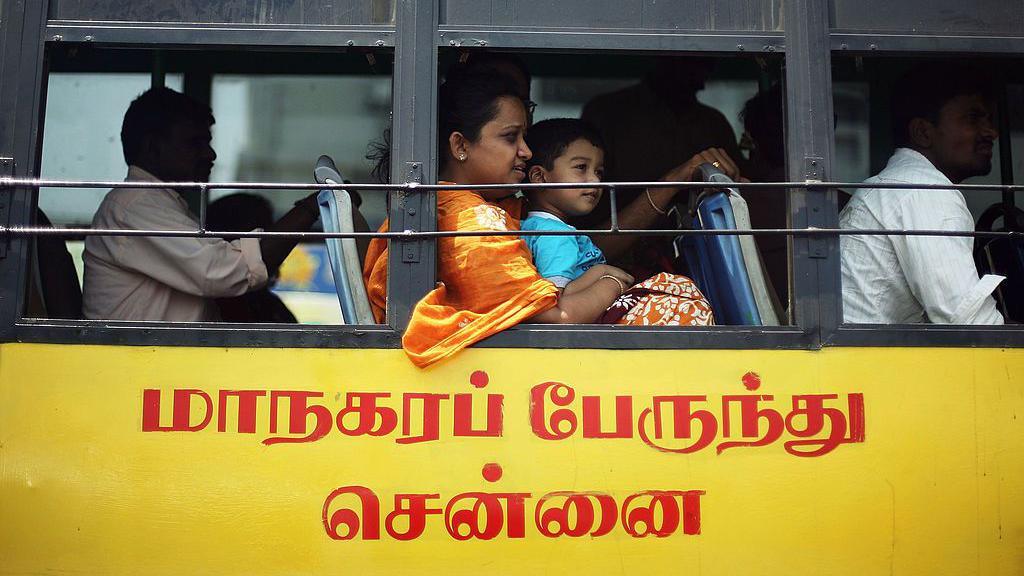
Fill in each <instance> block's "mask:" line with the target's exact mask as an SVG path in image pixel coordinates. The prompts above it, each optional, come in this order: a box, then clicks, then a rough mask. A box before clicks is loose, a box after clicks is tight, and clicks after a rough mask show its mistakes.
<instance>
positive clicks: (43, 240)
mask: <svg viewBox="0 0 1024 576" xmlns="http://www.w3.org/2000/svg"><path fill="white" fill-rule="evenodd" d="M36 223H38V224H39V225H40V226H44V227H47V228H50V227H52V226H53V224H52V223H51V222H50V219H49V218H47V217H46V214H44V213H43V211H42V210H39V209H38V208H37V209H36ZM32 256H33V258H32V263H33V266H32V268H33V274H32V276H31V284H32V287H31V289H30V297H29V300H30V306H29V307H30V308H36V310H30V312H29V313H30V315H42V316H45V317H47V318H64V319H69V320H75V319H78V318H81V317H82V288H81V284H80V283H79V281H78V272H76V271H75V262H74V260H73V259H72V257H71V253H70V252H68V249H67V245H66V244H65V242H64V239H62V238H58V237H56V236H39V237H36V238H34V239H33V242H32ZM37 300H38V301H39V302H38V303H37V304H36V305H33V304H32V303H33V302H36V301H37Z"/></svg>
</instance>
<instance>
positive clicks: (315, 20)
mask: <svg viewBox="0 0 1024 576" xmlns="http://www.w3.org/2000/svg"><path fill="white" fill-rule="evenodd" d="M50 18H51V19H53V20H85V21H92V22H96V21H114V22H195V23H204V24H220V23H225V24H226V23H237V24H257V25H274V24H313V25H325V26H340V25H347V24H392V23H394V21H395V1H394V0H302V1H301V2H296V1H291V0H269V1H267V0H261V1H259V2H256V1H254V0H220V1H218V2H181V1H173V2H172V1H168V0H133V1H131V2H123V1H122V2H61V1H59V0H51V2H50Z"/></svg>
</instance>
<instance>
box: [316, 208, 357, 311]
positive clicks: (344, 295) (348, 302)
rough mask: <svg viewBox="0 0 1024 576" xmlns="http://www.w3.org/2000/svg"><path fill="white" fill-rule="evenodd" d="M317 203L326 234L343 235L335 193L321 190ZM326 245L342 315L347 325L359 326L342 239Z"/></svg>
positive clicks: (328, 240)
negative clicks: (346, 269) (339, 223)
mask: <svg viewBox="0 0 1024 576" xmlns="http://www.w3.org/2000/svg"><path fill="white" fill-rule="evenodd" d="M317 202H318V203H319V204H320V221H321V222H322V223H323V226H324V232H328V233H334V234H339V233H341V232H342V230H341V228H340V226H338V222H339V219H338V210H339V207H338V201H337V199H336V198H335V195H334V191H333V190H321V191H320V194H318V195H317ZM325 244H326V245H327V258H328V259H329V260H330V263H331V274H332V275H333V276H334V287H335V289H336V291H337V293H338V302H339V303H340V304H341V315H342V317H343V318H344V321H345V324H358V323H359V322H358V320H357V319H356V305H355V299H354V298H353V296H352V287H351V286H350V285H349V281H348V274H346V273H345V260H344V258H343V256H342V254H343V253H342V247H341V239H340V238H327V239H326V240H325Z"/></svg>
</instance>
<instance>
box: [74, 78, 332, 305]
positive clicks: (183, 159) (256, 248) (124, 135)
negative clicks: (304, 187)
mask: <svg viewBox="0 0 1024 576" xmlns="http://www.w3.org/2000/svg"><path fill="white" fill-rule="evenodd" d="M213 123H214V118H213V114H212V113H211V111H210V109H209V107H208V106H205V105H203V104H200V103H198V102H196V101H195V100H192V99H191V98H188V97H186V96H184V95H182V94H179V93H177V92H175V91H173V90H169V89H167V88H154V89H151V90H149V91H147V92H145V93H144V94H142V95H141V96H139V97H138V98H137V99H136V100H135V101H133V102H132V104H131V106H130V107H129V108H128V112H127V113H126V114H125V117H124V124H123V125H122V128H121V144H122V148H123V151H124V158H125V162H126V163H127V164H128V177H127V178H126V181H129V182H206V181H208V180H209V178H210V171H211V170H212V169H213V162H214V160H215V159H216V158H217V155H216V153H215V152H214V151H213V148H212V147H211V146H210V141H211V134H210V127H211V126H212V125H213ZM318 216H319V209H318V207H317V204H316V198H315V195H311V196H309V197H307V198H305V199H304V200H302V201H300V202H298V203H297V204H296V206H295V208H294V209H292V210H291V211H290V212H288V213H287V214H285V215H284V217H282V218H281V220H279V221H278V222H277V223H275V224H274V226H273V227H272V229H273V230H282V231H283V230H306V229H308V228H309V227H310V226H311V225H312V224H313V223H314V222H315V221H316V219H317V217H318ZM92 225H93V228H113V229H136V230H142V229H144V230H190V229H197V228H198V226H199V222H198V220H197V219H196V217H195V216H194V215H193V214H192V213H191V212H190V211H189V209H188V205H187V203H186V202H185V199H184V198H183V197H182V196H181V193H180V191H179V190H177V189H175V188H115V189H113V190H111V191H110V192H109V193H107V196H106V197H105V198H104V199H103V202H102V204H101V205H100V208H99V210H97V212H96V215H95V217H94V218H93V222H92ZM296 242H297V241H296V240H295V239H290V238H263V239H255V238H241V239H238V240H233V241H230V242H228V241H225V240H222V239H219V238H170V237H148V236H145V237H144V236H89V237H88V238H87V239H86V241H85V254H84V256H83V260H84V262H85V278H84V286H83V305H82V307H83V313H84V315H85V317H86V318H94V319H109V320H166V321H174V322H196V321H207V320H217V319H218V314H217V308H216V306H215V304H214V302H213V300H212V299H213V298H218V297H224V296H237V295H240V294H244V293H246V292H248V291H249V290H253V289H256V288H259V287H260V286H263V285H264V284H265V283H266V281H267V269H268V268H271V269H275V268H277V267H278V266H280V264H281V262H282V261H283V260H284V258H285V256H287V255H288V253H289V252H290V251H291V249H292V248H293V247H294V246H295V244H296Z"/></svg>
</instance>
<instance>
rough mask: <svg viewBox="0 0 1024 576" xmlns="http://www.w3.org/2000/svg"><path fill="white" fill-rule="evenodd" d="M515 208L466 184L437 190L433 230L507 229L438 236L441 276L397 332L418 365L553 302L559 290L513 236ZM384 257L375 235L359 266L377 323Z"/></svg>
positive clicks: (383, 287) (516, 218)
mask: <svg viewBox="0 0 1024 576" xmlns="http://www.w3.org/2000/svg"><path fill="white" fill-rule="evenodd" d="M520 206H521V202H520V201H519V200H507V201H504V202H501V203H500V204H492V203H489V202H487V201H486V200H484V199H483V198H482V197H481V196H480V195H479V194H477V193H475V192H473V191H469V190H459V191H441V192H438V193H437V227H438V230H458V231H501V232H504V231H508V232H510V233H512V234H513V235H509V236H504V235H502V236H463V237H456V238H451V237H449V238H440V239H438V242H437V259H438V275H439V279H440V282H439V284H438V286H437V288H435V289H434V290H432V291H431V292H430V293H429V294H427V295H426V296H424V297H423V299H422V300H420V301H419V302H418V303H417V304H416V307H415V309H413V313H412V319H411V320H410V322H409V327H408V329H407V330H406V332H405V335H404V336H402V347H403V348H404V349H405V352H406V354H407V355H408V356H409V358H410V359H411V360H412V362H413V363H414V364H416V365H417V366H419V367H420V368H425V367H427V366H430V365H431V364H434V363H435V362H438V361H440V360H443V359H445V358H447V357H449V356H451V355H452V354H455V353H456V352H458V351H459V350H462V349H463V348H466V347H468V346H471V345H472V344H474V343H476V342H479V341H480V340H483V339H484V338H487V337H488V336H491V335H492V334H496V333H497V332H500V331H502V330H504V329H506V328H509V327H511V326H515V325H516V324H519V323H520V322H522V321H524V320H526V319H528V318H530V317H532V316H534V315H536V314H539V313H540V312H543V311H545V310H548V309H550V308H553V307H554V306H555V305H556V304H557V302H558V289H557V288H556V287H555V285H554V284H552V283H551V282H549V281H548V280H545V279H544V278H541V276H540V275H539V274H538V273H537V269H536V268H535V267H534V266H533V258H532V256H531V255H530V251H529V249H528V248H527V247H526V243H525V242H523V241H522V240H521V239H520V238H519V237H518V236H515V235H514V233H515V232H517V231H518V230H519V211H520ZM387 225H388V223H387V222H385V223H384V225H383V226H382V227H381V229H382V230H384V229H387ZM387 256H388V251H387V242H386V241H385V240H382V239H376V238H375V239H374V240H373V242H371V243H370V248H369V251H368V252H367V256H366V265H365V267H364V268H363V276H364V279H365V280H366V286H367V292H368V295H369V298H370V304H371V306H372V307H373V312H374V317H375V318H376V319H377V321H378V322H383V320H384V309H385V307H386V291H387V260H388V258H387Z"/></svg>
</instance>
